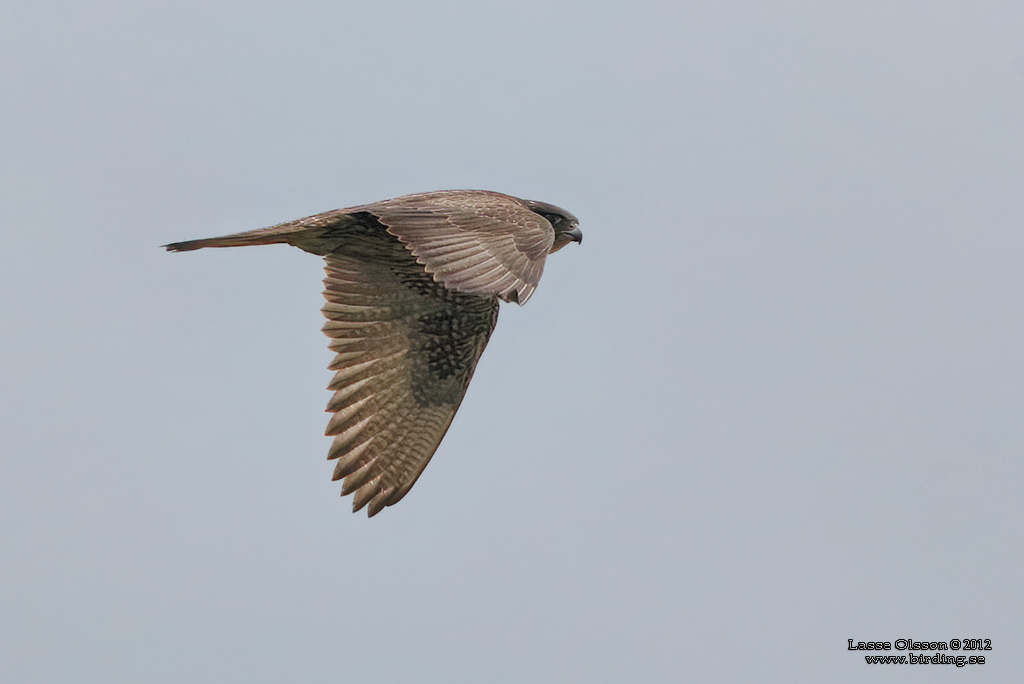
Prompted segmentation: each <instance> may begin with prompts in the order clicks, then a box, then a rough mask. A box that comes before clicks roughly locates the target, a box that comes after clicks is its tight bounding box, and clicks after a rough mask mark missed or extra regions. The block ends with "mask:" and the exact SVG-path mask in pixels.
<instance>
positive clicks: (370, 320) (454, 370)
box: [165, 190, 583, 517]
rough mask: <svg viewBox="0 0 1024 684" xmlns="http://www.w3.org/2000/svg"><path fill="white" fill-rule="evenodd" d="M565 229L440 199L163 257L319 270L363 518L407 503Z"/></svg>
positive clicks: (428, 197)
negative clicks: (293, 256)
mask: <svg viewBox="0 0 1024 684" xmlns="http://www.w3.org/2000/svg"><path fill="white" fill-rule="evenodd" d="M582 240H583V234H582V233H581V232H580V229H579V226H578V221H577V219H576V217H575V216H573V215H572V214H570V213H569V212H568V211H566V210H564V209H560V208H558V207H556V206H554V205H551V204H546V203H544V202H536V201H533V200H523V199H519V198H517V197H512V196H510V195H503V194H501V193H497V192H489V191H485V190H443V191H439V192H425V193H419V194H415V195H405V196H403V197H396V198H395V199H389V200H384V201H382V202H375V203H373V204H364V205H361V206H357V207H350V208H348V209H336V210H334V211H328V212H325V213H323V214H316V215H315V216H309V217H307V218H303V219H298V220H297V221H290V222H288V223H282V224H280V225H276V226H271V227H270V228H263V229H260V230H253V231H248V232H245V233H236V234H234V235H226V236H224V237H216V238H208V239H205V240H189V241H186V242H175V243H172V244H169V245H165V247H166V248H167V249H168V250H169V251H172V252H187V251H190V250H194V249H202V248H203V247H242V246H247V245H270V244H278V243H285V244H289V245H294V246H295V247H298V248H299V249H302V250H305V251H307V252H311V253H313V254H319V255H320V256H322V257H324V260H325V261H326V269H325V270H326V271H327V277H326V278H325V279H324V286H325V290H324V297H325V298H326V299H327V303H326V304H325V305H324V307H323V314H324V316H325V317H326V318H327V323H326V324H325V325H324V327H323V331H324V334H326V335H327V336H328V337H329V338H331V342H330V344H329V345H328V346H329V347H330V349H331V350H332V351H334V352H335V354H336V356H335V357H334V361H333V362H332V363H331V364H330V366H329V368H330V370H333V371H334V378H333V379H332V380H331V382H330V384H329V385H328V389H329V390H332V391H333V392H334V395H333V397H332V398H331V399H330V401H329V402H328V404H327V411H328V412H329V413H332V414H334V415H333V416H332V417H331V419H330V422H329V423H328V425H327V435H328V436H332V437H334V441H333V442H332V443H331V447H330V451H329V452H328V454H327V458H328V459H337V465H336V466H335V469H334V477H333V479H334V480H340V479H342V478H344V482H343V483H342V489H341V495H342V496H345V495H347V494H353V493H354V496H353V499H352V510H353V511H359V510H360V509H362V508H363V507H366V508H367V512H368V513H369V515H370V516H371V517H372V516H374V515H376V514H377V513H379V512H380V511H381V510H382V509H383V508H384V507H385V506H391V505H394V504H396V503H398V502H399V501H401V499H402V497H404V496H405V495H406V494H407V493H408V492H409V490H410V489H411V488H412V486H413V484H415V482H416V479H417V478H418V477H419V476H420V473H422V472H423V469H424V468H426V466H427V463H428V462H429V461H430V458H431V457H432V456H433V455H434V452H435V451H436V450H437V447H438V445H439V444H440V443H441V439H442V438H443V437H444V435H445V432H447V431H448V426H449V425H451V422H452V419H453V418H454V417H455V412H456V411H457V410H458V408H459V404H461V403H462V398H463V396H465V394H466V388H467V387H468V386H469V381H470V379H471V378H472V377H473V370H474V369H475V368H476V364H477V361H479V360H480V355H481V354H482V353H483V351H484V347H485V346H486V345H487V340H488V338H489V337H490V336H491V331H492V330H494V324H495V322H496V321H497V320H498V302H499V300H501V301H505V302H517V303H519V304H524V303H525V302H526V300H527V299H529V298H530V295H532V294H533V291H534V288H536V287H537V283H538V282H539V281H540V276H541V273H542V272H543V270H544V260H545V258H546V257H547V255H548V254H550V253H552V252H556V251H558V250H559V249H561V248H562V247H564V246H565V245H567V244H569V243H570V242H581V241H582Z"/></svg>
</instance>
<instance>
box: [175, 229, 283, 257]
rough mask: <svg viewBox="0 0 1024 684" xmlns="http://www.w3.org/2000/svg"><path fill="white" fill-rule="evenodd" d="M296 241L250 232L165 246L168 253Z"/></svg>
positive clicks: (279, 235) (275, 235)
mask: <svg viewBox="0 0 1024 684" xmlns="http://www.w3.org/2000/svg"><path fill="white" fill-rule="evenodd" d="M294 239H295V235H294V234H284V235H282V234H281V233H277V234H269V235H268V234H266V233H262V234H261V231H255V230H254V231H250V232H248V233H236V234H235V235H225V236H223V237H215V238H205V239H203V240H185V241H184V242H172V243H171V244H169V245H163V247H166V248H167V251H168V252H191V251H192V250H194V249H202V248H204V247H247V246H250V245H274V244H279V243H282V242H291V241H292V240H294Z"/></svg>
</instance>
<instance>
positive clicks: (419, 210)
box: [350, 190, 555, 304]
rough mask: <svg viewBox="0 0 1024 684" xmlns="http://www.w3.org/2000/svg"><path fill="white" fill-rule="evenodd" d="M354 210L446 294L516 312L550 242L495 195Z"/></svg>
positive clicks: (546, 231)
mask: <svg viewBox="0 0 1024 684" xmlns="http://www.w3.org/2000/svg"><path fill="white" fill-rule="evenodd" d="M355 209H358V210H363V211H367V212H370V213H372V214H373V215H374V216H376V217H377V218H378V219H379V220H380V222H381V223H383V224H384V225H385V226H387V229H388V232H389V233H391V234H392V235H394V236H396V237H397V238H398V239H399V240H401V241H402V242H403V243H404V244H405V245H406V246H407V247H408V248H409V250H410V251H411V252H412V253H413V254H414V255H415V256H416V258H417V260H418V261H419V262H420V263H421V264H423V266H424V268H425V269H426V270H427V272H428V273H430V274H432V275H433V277H434V279H435V280H437V281H438V282H441V283H444V284H445V285H446V286H447V287H448V288H449V289H451V290H455V291H456V292H462V293H466V294H477V295H486V296H491V297H500V298H501V299H503V300H505V301H513V302H519V303H520V304H522V303H525V302H526V300H527V299H529V298H530V295H531V294H533V290H534V288H536V287H537V283H538V282H539V281H540V276H541V273H543V271H544V259H545V258H546V257H547V255H548V253H549V252H550V251H551V246H552V244H553V243H554V239H555V233H554V229H553V228H552V226H551V224H550V223H549V222H548V221H547V219H545V218H544V217H543V216H541V215H540V214H537V213H535V212H533V211H531V210H530V208H529V207H528V206H527V204H526V202H524V201H523V200H521V199H518V198H516V197H511V196H509V195H502V194H501V193H497V192H486V191H481V190H445V191H441V192H427V193H422V194H418V195H406V196H404V197H398V198H396V199H392V200H386V201H384V202H377V203H375V204H368V205H365V206H364V207H357V208H355ZM350 211H352V210H350Z"/></svg>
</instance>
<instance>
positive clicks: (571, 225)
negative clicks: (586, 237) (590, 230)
mask: <svg viewBox="0 0 1024 684" xmlns="http://www.w3.org/2000/svg"><path fill="white" fill-rule="evenodd" d="M527 205H528V206H529V207H530V211H532V212H534V213H535V214H540V215H541V216H543V217H544V218H545V219H547V221H548V223H550V224H551V227H552V228H554V229H555V242H554V244H552V245H551V252H557V251H558V250H560V249H562V248H563V247H565V246H566V245H567V244H569V243H570V242H583V233H582V232H581V231H580V226H579V223H580V221H579V219H577V218H576V217H575V216H573V215H572V214H570V213H569V212H567V211H566V210H565V209H561V208H559V207H556V206H555V205H553V204H548V203H547V202H537V201H535V200H528V201H527Z"/></svg>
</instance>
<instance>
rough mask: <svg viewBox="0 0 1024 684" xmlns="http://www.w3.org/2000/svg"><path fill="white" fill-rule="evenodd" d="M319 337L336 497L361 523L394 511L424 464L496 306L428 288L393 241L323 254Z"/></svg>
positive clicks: (484, 338)
mask: <svg viewBox="0 0 1024 684" xmlns="http://www.w3.org/2000/svg"><path fill="white" fill-rule="evenodd" d="M325 258H326V261H327V267H326V270H327V277H326V278H325V279H324V284H325V286H326V289H325V291H324V296H325V297H326V299H327V303H326V304H325V305H324V308H323V312H324V315H325V316H326V317H327V319H328V321H327V323H326V324H325V325H324V328H323V330H324V333H325V334H326V335H327V336H328V337H330V338H331V343H330V348H331V349H332V350H334V351H335V352H336V353H337V356H335V358H334V361H333V363H332V364H331V366H330V368H331V369H332V370H334V371H336V372H335V374H334V379H333V380H332V381H331V384H330V385H329V386H328V389H331V390H333V391H334V396H333V398H332V399H331V400H330V402H329V404H328V406H327V410H328V411H329V412H333V413H334V416H333V417H332V418H331V421H330V423H329V425H328V427H327V434H328V435H332V436H334V442H333V443H332V445H331V449H330V453H329V454H328V458H329V459H334V458H336V459H338V463H337V466H336V468H335V470H334V479H335V480H338V479H341V478H345V482H344V484H343V485H342V490H341V493H342V495H343V496H344V495H346V494H350V493H353V492H354V493H355V496H354V497H353V502H352V507H353V510H354V511H358V510H359V509H361V508H363V507H364V506H368V507H369V508H368V512H369V514H370V515H371V516H373V515H376V514H377V513H378V512H380V510H381V509H383V508H384V507H385V506H390V505H392V504H395V503H397V502H398V501H400V500H401V499H402V497H403V496H405V494H406V493H407V492H408V491H409V489H410V488H412V486H413V484H414V483H415V482H416V479H417V478H418V477H419V475H420V473H421V472H423V469H424V468H425V467H426V465H427V463H428V462H429V461H430V458H431V456H433V455H434V451H435V450H436V449H437V446H438V444H440V442H441V438H442V437H444V434H445V432H446V431H447V430H448V426H449V425H451V422H452V419H453V418H454V417H455V412H456V411H457V410H458V408H459V404H460V403H461V402H462V398H463V396H465V393H466V388H467V387H468V386H469V381H470V378H472V376H473V370H474V369H475V368H476V364H477V361H478V360H479V359H480V355H481V354H482V353H483V350H484V347H485V346H486V344H487V340H488V338H489V337H490V334H491V331H492V330H493V329H494V324H495V322H496V321H497V316H498V300H497V299H495V298H494V297H493V296H492V297H480V296H476V295H468V294H462V293H459V292H452V291H450V290H448V289H447V288H445V286H444V285H443V284H441V283H438V282H435V281H434V280H433V279H432V278H431V277H430V276H429V275H428V274H426V273H424V271H423V267H422V266H420V265H419V264H417V263H416V262H415V261H414V260H413V258H411V257H410V255H409V253H408V251H407V250H406V249H405V247H404V246H402V245H401V244H400V243H399V242H398V241H397V240H394V239H393V238H392V239H390V240H380V239H379V238H377V239H376V240H373V243H372V244H370V243H369V241H367V243H366V248H365V249H362V248H360V246H359V245H358V244H353V243H349V244H347V245H346V246H345V247H341V248H339V249H337V250H335V251H333V252H331V253H329V254H327V255H326V257H325Z"/></svg>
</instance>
